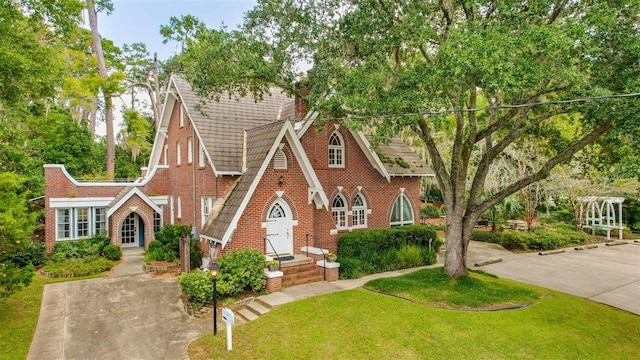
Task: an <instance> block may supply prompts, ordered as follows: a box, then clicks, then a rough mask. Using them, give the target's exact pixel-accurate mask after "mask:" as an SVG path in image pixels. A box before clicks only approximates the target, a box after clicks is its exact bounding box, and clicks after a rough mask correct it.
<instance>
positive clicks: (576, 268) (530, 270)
mask: <svg viewBox="0 0 640 360" xmlns="http://www.w3.org/2000/svg"><path fill="white" fill-rule="evenodd" d="M624 243H625V244H624V245H618V246H605V244H599V245H598V247H597V248H595V249H589V250H574V249H573V248H568V249H564V250H565V252H564V253H560V254H553V255H546V256H541V255H538V253H527V254H513V253H511V252H509V251H507V250H505V249H503V248H502V247H500V246H497V245H494V244H485V243H478V242H472V244H471V246H470V247H469V253H468V254H469V259H470V261H469V262H468V265H469V267H473V266H474V264H475V263H480V262H483V261H488V260H493V259H498V258H501V259H502V261H501V262H498V263H495V264H490V265H486V266H482V267H476V269H481V270H484V271H486V272H488V273H491V274H494V275H497V276H499V277H503V278H507V279H512V280H517V281H521V282H524V283H528V284H533V285H539V286H542V287H546V288H549V289H553V290H558V291H562V292H565V293H569V294H573V295H577V296H580V297H584V298H587V299H591V300H593V301H597V302H600V303H603V304H608V305H611V306H614V307H617V308H620V309H624V310H627V311H630V312H632V313H635V314H638V315H640V243H636V242H634V241H625V242H624Z"/></svg>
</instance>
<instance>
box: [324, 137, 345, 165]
mask: <svg viewBox="0 0 640 360" xmlns="http://www.w3.org/2000/svg"><path fill="white" fill-rule="evenodd" d="M334 135H336V137H337V138H338V140H339V141H340V145H331V139H332V138H333V136H334ZM327 145H328V149H327V163H328V165H329V167H330V168H344V163H345V144H344V137H342V134H341V133H340V132H339V131H338V130H334V131H333V132H332V133H331V134H330V135H329V141H328V144H327ZM332 150H333V151H335V152H339V153H340V155H341V156H339V157H338V156H337V154H336V157H335V159H336V163H335V164H332V163H331V152H332ZM337 160H340V161H339V163H338V162H337Z"/></svg>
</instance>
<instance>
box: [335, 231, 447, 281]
mask: <svg viewBox="0 0 640 360" xmlns="http://www.w3.org/2000/svg"><path fill="white" fill-rule="evenodd" d="M429 240H431V243H430V242H429ZM442 244H443V243H442V241H440V240H439V239H438V237H437V235H436V232H435V230H434V229H433V228H432V227H429V226H423V225H411V226H403V227H398V228H390V229H375V230H360V231H353V232H350V233H344V234H342V235H341V236H340V238H339V239H338V257H339V258H338V261H339V262H340V277H341V278H342V279H350V278H355V277H360V276H362V275H365V274H372V273H377V272H383V271H389V270H397V269H403V268H407V267H415V266H420V265H423V264H424V263H425V257H424V256H423V251H428V250H429V246H430V245H431V248H432V249H433V255H430V257H429V259H431V260H432V262H435V261H436V260H437V255H436V253H437V249H439V248H440V246H442ZM416 249H417V251H416ZM400 251H402V253H400ZM401 256H402V258H401ZM434 256H435V259H436V260H433V257H434Z"/></svg>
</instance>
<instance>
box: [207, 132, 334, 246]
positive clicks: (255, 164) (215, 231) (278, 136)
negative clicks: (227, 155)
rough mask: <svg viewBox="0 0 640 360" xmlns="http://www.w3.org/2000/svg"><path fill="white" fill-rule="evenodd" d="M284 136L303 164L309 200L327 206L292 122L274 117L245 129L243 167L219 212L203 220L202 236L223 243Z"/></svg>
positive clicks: (233, 227)
mask: <svg viewBox="0 0 640 360" xmlns="http://www.w3.org/2000/svg"><path fill="white" fill-rule="evenodd" d="M283 138H286V140H287V141H288V142H289V145H290V146H291V150H292V151H293V152H294V155H295V156H296V158H297V160H298V164H300V166H301V167H302V171H303V174H304V176H305V179H306V180H307V182H308V184H309V190H310V192H311V194H312V196H311V198H310V199H309V201H314V202H315V203H316V207H317V208H320V207H321V206H324V207H327V206H328V204H329V200H328V199H327V197H326V195H325V194H324V191H323V190H322V185H321V184H320V181H319V180H318V178H317V176H316V174H315V172H314V171H313V168H312V166H311V163H310V162H309V159H308V158H307V156H306V154H305V153H304V150H303V148H302V144H301V143H300V140H299V139H298V137H297V136H296V133H295V130H294V129H293V125H292V124H291V123H290V122H289V121H276V122H273V123H271V124H267V125H263V126H259V127H256V128H253V129H248V130H247V139H251V141H248V142H247V162H246V171H245V172H244V173H243V174H242V176H241V177H240V179H239V180H238V182H237V184H236V186H235V188H234V189H233V190H232V192H231V194H230V195H229V197H228V198H227V200H226V201H225V203H224V206H223V208H222V210H221V211H220V212H219V213H218V214H213V215H212V216H210V217H209V218H208V219H207V221H206V222H205V224H204V226H203V228H202V232H201V235H202V236H203V237H204V238H208V239H210V240H214V241H218V242H220V243H222V245H223V247H224V245H225V244H226V242H227V241H228V240H229V238H230V237H231V235H232V234H233V231H234V230H235V227H236V225H237V222H238V220H239V219H240V216H242V213H243V211H244V208H245V207H246V205H247V203H248V201H249V199H250V198H251V195H252V194H253V191H254V190H255V188H256V186H257V184H258V182H259V181H260V179H261V177H262V174H263V173H264V170H265V168H266V167H267V164H268V163H269V162H270V161H271V158H272V157H273V153H274V152H275V148H276V147H277V145H278V144H279V143H280V142H281V141H282V139H283Z"/></svg>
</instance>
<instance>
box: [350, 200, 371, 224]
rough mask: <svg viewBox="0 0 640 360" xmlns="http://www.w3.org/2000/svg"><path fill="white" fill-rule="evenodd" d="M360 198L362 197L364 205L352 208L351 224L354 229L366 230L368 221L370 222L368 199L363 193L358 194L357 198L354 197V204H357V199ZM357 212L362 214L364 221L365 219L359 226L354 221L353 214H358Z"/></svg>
mask: <svg viewBox="0 0 640 360" xmlns="http://www.w3.org/2000/svg"><path fill="white" fill-rule="evenodd" d="M358 196H360V199H362V205H361V206H356V205H352V206H351V224H352V226H351V227H352V228H353V229H364V228H366V227H367V226H368V221H369V220H368V219H369V216H368V209H367V199H366V198H365V197H364V195H363V194H362V193H361V192H358V193H357V194H356V196H354V197H353V203H352V204H355V203H356V201H355V200H356V197H358ZM356 211H360V212H362V219H364V222H363V224H359V225H356V224H355V221H354V220H355V219H354V216H353V213H354V212H356Z"/></svg>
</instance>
